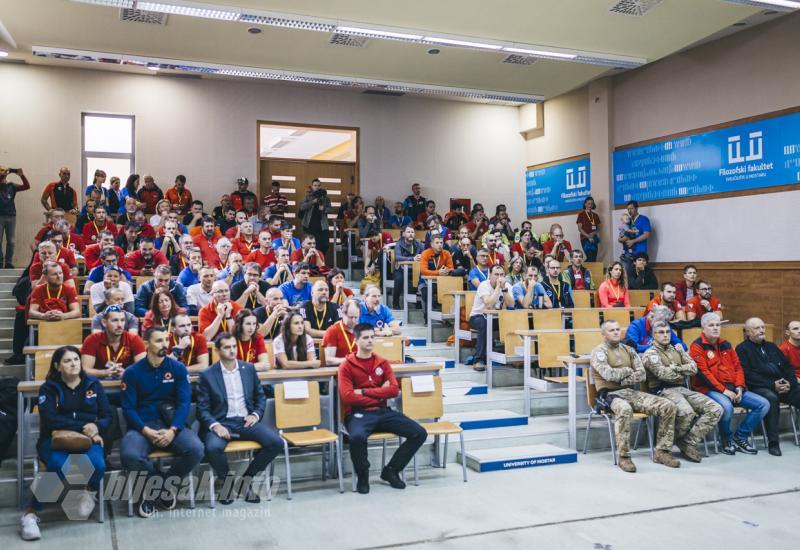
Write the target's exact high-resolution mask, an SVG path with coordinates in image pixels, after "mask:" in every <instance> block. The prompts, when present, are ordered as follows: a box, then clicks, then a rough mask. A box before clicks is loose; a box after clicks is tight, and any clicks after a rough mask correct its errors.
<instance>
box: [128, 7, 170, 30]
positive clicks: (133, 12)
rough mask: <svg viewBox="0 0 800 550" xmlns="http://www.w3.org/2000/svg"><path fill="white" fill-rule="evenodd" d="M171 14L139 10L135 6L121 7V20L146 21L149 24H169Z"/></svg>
mask: <svg viewBox="0 0 800 550" xmlns="http://www.w3.org/2000/svg"><path fill="white" fill-rule="evenodd" d="M167 18H169V15H167V14H166V13H159V12H157V11H147V10H137V9H133V8H120V10H119V20H120V21H123V22H127V23H146V24H148V25H161V26H162V27H163V26H165V25H166V24H167Z"/></svg>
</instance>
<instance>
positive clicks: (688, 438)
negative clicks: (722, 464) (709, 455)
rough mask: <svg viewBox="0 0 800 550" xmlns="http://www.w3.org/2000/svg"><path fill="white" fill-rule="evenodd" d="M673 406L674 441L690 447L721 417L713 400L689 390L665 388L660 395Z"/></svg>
mask: <svg viewBox="0 0 800 550" xmlns="http://www.w3.org/2000/svg"><path fill="white" fill-rule="evenodd" d="M660 396H661V397H663V398H664V399H669V400H670V401H672V402H673V403H674V404H675V407H676V409H677V412H676V414H675V440H676V441H678V440H680V439H683V442H684V443H686V444H687V445H690V446H692V447H694V446H696V445H698V444H699V443H700V442H701V441H702V440H703V438H704V437H705V436H706V434H707V433H708V432H710V431H711V430H712V429H714V426H716V425H717V423H718V422H719V419H720V417H721V416H722V407H720V406H719V405H718V404H717V403H716V402H715V401H714V400H713V399H711V398H710V397H706V396H705V395H703V394H702V393H699V392H696V391H692V390H690V389H689V388H684V387H682V386H680V387H674V388H667V389H666V390H664V391H662V392H661V394H660Z"/></svg>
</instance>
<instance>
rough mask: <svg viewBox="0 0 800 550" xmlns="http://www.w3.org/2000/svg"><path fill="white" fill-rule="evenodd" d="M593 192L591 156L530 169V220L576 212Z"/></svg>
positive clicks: (527, 183)
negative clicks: (590, 167) (590, 169)
mask: <svg viewBox="0 0 800 550" xmlns="http://www.w3.org/2000/svg"><path fill="white" fill-rule="evenodd" d="M591 189H592V182H591V177H590V173H589V155H581V156H579V157H572V158H568V159H564V160H558V161H555V162H548V163H546V164H539V165H536V166H529V167H528V169H527V171H526V172H525V197H526V202H527V212H528V217H529V218H533V217H536V216H549V215H553V214H561V213H567V212H577V211H578V210H580V209H581V208H582V206H583V199H585V198H586V197H587V196H589V195H590V194H591Z"/></svg>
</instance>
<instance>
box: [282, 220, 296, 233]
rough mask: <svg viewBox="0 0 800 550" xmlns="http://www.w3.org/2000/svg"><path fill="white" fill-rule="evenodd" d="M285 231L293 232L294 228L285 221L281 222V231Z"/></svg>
mask: <svg viewBox="0 0 800 550" xmlns="http://www.w3.org/2000/svg"><path fill="white" fill-rule="evenodd" d="M287 229H291V230H292V231H294V226H293V225H292V224H291V223H289V222H287V221H283V222H281V231H286V230H287Z"/></svg>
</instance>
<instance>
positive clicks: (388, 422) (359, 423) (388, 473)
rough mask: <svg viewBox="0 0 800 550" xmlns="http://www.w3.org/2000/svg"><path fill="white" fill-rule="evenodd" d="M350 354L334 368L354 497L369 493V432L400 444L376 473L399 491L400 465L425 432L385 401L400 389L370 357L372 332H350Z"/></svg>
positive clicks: (385, 364) (383, 363)
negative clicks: (397, 438)
mask: <svg viewBox="0 0 800 550" xmlns="http://www.w3.org/2000/svg"><path fill="white" fill-rule="evenodd" d="M353 335H354V336H355V344H356V351H355V353H351V354H349V355H348V356H347V357H346V358H345V360H344V361H343V362H342V364H341V365H340V366H339V397H340V398H341V400H342V406H343V409H344V425H345V426H346V427H347V433H348V435H349V437H350V458H351V459H352V460H353V471H354V472H355V473H356V475H357V476H358V483H357V484H356V488H357V490H358V492H359V493H361V494H367V493H369V460H368V459H367V438H369V435H370V434H372V433H374V432H389V433H393V434H397V435H398V436H400V437H401V438H403V439H404V440H405V441H403V444H402V445H400V447H399V448H398V449H397V451H395V453H394V455H393V456H392V458H391V460H389V463H388V464H387V465H386V466H385V467H384V468H383V470H382V471H381V479H383V480H385V481H387V482H388V483H389V485H391V486H392V487H394V488H395V489H404V488H405V486H406V484H405V483H404V482H403V481H402V480H401V479H400V472H402V471H403V470H404V469H405V467H406V465H407V464H408V463H409V462H410V461H411V459H412V458H413V456H414V454H415V453H416V452H417V450H419V448H420V447H422V445H423V443H425V440H426V439H427V437H428V434H427V432H426V431H425V429H424V428H423V427H422V426H420V425H419V424H418V423H417V422H414V421H413V420H411V419H410V418H408V417H407V416H405V415H403V414H402V413H400V412H397V411H394V410H392V409H390V408H389V407H388V406H387V403H386V401H387V400H388V399H391V398H393V397H397V396H398V394H399V393H400V388H399V386H398V384H397V379H395V377H394V372H393V371H392V366H391V365H390V364H389V361H387V360H386V359H384V358H383V357H379V356H377V355H375V354H374V353H373V349H374V347H375V331H374V329H373V328H372V326H370V325H367V324H364V323H361V324H358V325H356V326H355V328H354V329H353Z"/></svg>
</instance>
